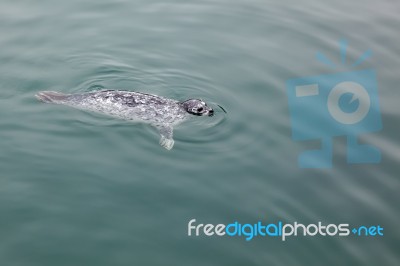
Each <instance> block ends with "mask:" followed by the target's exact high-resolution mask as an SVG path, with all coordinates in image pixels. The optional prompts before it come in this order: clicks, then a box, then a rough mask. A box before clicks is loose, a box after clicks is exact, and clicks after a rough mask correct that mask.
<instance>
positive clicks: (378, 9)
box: [0, 0, 400, 266]
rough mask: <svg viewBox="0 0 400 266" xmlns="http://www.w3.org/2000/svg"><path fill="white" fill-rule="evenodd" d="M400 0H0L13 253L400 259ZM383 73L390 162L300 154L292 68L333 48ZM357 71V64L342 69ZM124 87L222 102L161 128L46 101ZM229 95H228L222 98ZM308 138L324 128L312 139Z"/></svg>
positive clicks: (4, 193)
mask: <svg viewBox="0 0 400 266" xmlns="http://www.w3.org/2000/svg"><path fill="white" fill-rule="evenodd" d="M399 11H400V5H399V4H397V3H394V2H393V1H383V2H382V1H381V2H374V1H364V2H363V3H361V2H351V3H350V2H348V1H337V2H335V3H324V2H318V1H314V0H308V1H305V2H302V3H301V4H300V3H298V2H296V1H292V0H288V1H283V2H277V1H261V0H260V1H258V0H254V1H227V0H218V1H196V2H189V3H187V2H182V1H174V2H170V3H162V2H159V1H123V0H121V1H114V2H112V1H106V0H101V1H64V2H55V1H49V0H47V1H41V2H40V3H30V2H28V1H18V2H15V1H2V2H1V3H0V33H1V34H0V47H1V50H0V60H1V62H2V64H0V85H1V90H0V113H1V119H0V127H1V128H0V129H1V130H0V136H1V141H0V150H1V153H0V169H1V171H0V184H1V186H0V210H1V213H2V219H0V225H1V226H0V235H1V237H2V241H1V242H0V264H2V265H26V264H29V265H40V266H43V265H71V264H74V265H132V264H139V265H140V264H143V265H166V264H167V265H182V264H190V265H204V264H211V265H250V264H254V265H321V264H324V265H377V264H382V265H398V264H399V260H400V258H399V255H398V252H397V249H396V247H397V245H398V242H399V234H398V230H396V228H397V224H398V222H397V221H398V220H399V218H400V217H399V215H400V214H399V213H400V210H399V207H398V204H397V202H398V201H399V196H398V195H399V193H398V188H399V180H398V178H397V173H398V172H399V170H400V169H399V166H398V165H399V164H398V162H399V159H400V158H399V155H398V154H400V146H399V139H398V134H397V132H398V131H399V125H398V123H397V122H396V121H398V119H399V117H398V116H399V114H398V108H397V105H398V104H397V101H398V98H399V93H400V92H399V90H396V89H395V88H396V87H397V80H398V73H397V72H398V61H399V56H398V55H399V49H398V45H397V43H398V42H397V38H398V37H397V36H398V34H397V32H398V26H399V22H400V21H399V19H398V15H397V14H398V12H399ZM341 38H346V39H348V40H349V43H351V46H349V50H348V51H347V56H348V60H349V62H350V61H351V62H354V61H355V60H356V59H357V58H359V56H360V55H361V54H362V52H364V51H365V50H367V49H371V50H372V51H373V56H372V57H371V58H370V59H368V60H366V61H365V62H364V63H363V65H360V69H364V68H365V69H367V68H374V69H375V70H376V71H377V75H378V89H379V96H380V105H381V109H382V110H381V113H382V119H383V130H382V131H381V132H378V133H374V134H370V135H366V136H362V140H363V141H364V140H365V141H366V142H367V143H370V144H372V145H375V146H377V147H379V148H380V149H381V152H382V158H383V159H382V162H381V163H380V164H375V165H373V164H372V165H348V164H347V163H346V151H345V148H346V143H345V140H344V138H341V137H339V138H336V139H335V140H334V148H333V154H334V162H333V165H334V166H333V168H332V169H328V170H321V169H315V170H304V169H299V168H298V167H297V156H298V154H299V153H300V152H301V151H303V150H305V149H307V147H309V145H310V143H308V142H307V143H303V142H294V141H292V139H291V128H290V120H289V110H288V104H287V95H286V93H285V81H286V80H287V79H290V78H294V77H298V76H310V75H319V74H327V73H331V72H332V70H331V69H330V68H329V67H326V66H324V65H323V64H321V63H320V62H319V61H318V60H316V59H315V53H316V52H317V51H320V52H321V53H323V54H325V55H326V56H327V57H329V58H330V59H332V60H337V61H335V62H339V61H340V54H339V52H338V51H339V47H338V44H337V41H338V40H339V39H341ZM343 71H345V69H344V70H343ZM104 88H106V89H129V90H136V91H141V92H147V93H152V94H156V95H160V96H164V97H168V98H173V99H177V100H184V99H187V98H201V99H203V100H204V101H206V102H208V103H210V105H212V106H214V107H215V108H214V109H215V110H218V112H217V113H216V115H215V116H213V117H201V118H199V119H192V120H190V121H188V122H187V123H184V124H182V125H180V126H179V127H177V128H176V130H175V132H174V134H175V141H176V142H175V146H174V149H173V150H171V151H166V150H164V149H162V148H161V147H159V145H158V135H157V132H156V131H155V130H154V129H153V128H151V127H149V126H147V125H143V124H134V125H132V124H130V123H128V122H125V121H119V120H115V119H111V118H108V117H104V116H101V115H98V114H91V113H86V112H82V111H80V110H75V109H72V108H68V107H65V106H50V105H45V104H41V103H39V102H38V101H37V100H36V99H35V98H34V97H33V95H34V94H35V93H37V92H38V91H42V90H54V91H60V92H64V93H78V92H87V91H91V90H99V89H104ZM218 105H221V106H222V107H223V108H224V109H225V110H226V111H227V112H226V113H224V112H223V111H222V110H221V109H219V108H218V107H217V106H218ZM311 145H313V144H311ZM192 218H196V219H197V220H198V221H199V222H204V223H215V224H216V223H229V222H232V221H235V220H237V221H240V222H242V223H252V222H256V221H258V220H264V221H277V220H282V221H285V222H294V221H298V222H302V223H316V222H318V221H321V222H323V223H344V222H345V223H349V224H354V225H361V224H366V225H378V224H380V225H381V226H383V227H384V228H385V236H384V237H376V238H356V237H348V238H336V237H331V238H329V237H315V238H307V237H299V238H292V239H290V241H285V242H281V241H278V240H276V239H270V238H255V239H253V240H252V241H250V242H246V241H245V240H244V239H243V238H226V237H225V238H224V237H222V238H218V237H199V238H193V237H191V238H190V237H188V236H187V222H188V221H189V220H190V219H192Z"/></svg>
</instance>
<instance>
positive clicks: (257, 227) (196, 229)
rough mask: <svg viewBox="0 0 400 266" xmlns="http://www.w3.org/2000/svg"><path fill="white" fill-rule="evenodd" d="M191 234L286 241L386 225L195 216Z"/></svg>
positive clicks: (364, 232)
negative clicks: (214, 220)
mask: <svg viewBox="0 0 400 266" xmlns="http://www.w3.org/2000/svg"><path fill="white" fill-rule="evenodd" d="M187 227H188V228H187V234H188V236H209V237H211V236H220V237H222V236H229V237H243V238H244V239H245V240H246V241H250V240H252V239H254V238H255V237H273V238H278V239H280V240H281V241H286V240H287V239H289V238H291V237H297V236H310V237H315V236H323V237H334V236H338V237H346V236H350V235H353V236H368V237H378V236H383V227H382V226H380V225H370V226H365V225H363V226H356V227H350V225H349V224H347V223H341V224H323V223H322V222H318V223H316V224H307V225H305V224H302V223H297V222H294V223H283V222H282V221H278V222H276V223H263V222H261V221H258V222H257V223H252V224H249V223H245V224H242V223H239V222H237V221H235V222H232V223H229V224H210V223H208V224H204V223H197V220H196V219H191V220H190V221H189V222H188V226H187Z"/></svg>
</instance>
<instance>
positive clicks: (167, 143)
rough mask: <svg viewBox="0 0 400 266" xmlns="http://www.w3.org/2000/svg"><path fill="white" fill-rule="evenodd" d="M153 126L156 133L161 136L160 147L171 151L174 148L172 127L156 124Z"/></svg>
mask: <svg viewBox="0 0 400 266" xmlns="http://www.w3.org/2000/svg"><path fill="white" fill-rule="evenodd" d="M153 126H154V127H156V128H157V129H158V132H159V133H160V135H161V138H160V145H161V146H163V147H164V148H166V149H167V150H170V149H172V147H173V146H174V139H173V138H172V137H173V131H174V129H173V128H172V126H171V125H168V124H156V125H153Z"/></svg>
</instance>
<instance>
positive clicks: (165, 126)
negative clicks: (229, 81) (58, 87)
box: [35, 90, 214, 150]
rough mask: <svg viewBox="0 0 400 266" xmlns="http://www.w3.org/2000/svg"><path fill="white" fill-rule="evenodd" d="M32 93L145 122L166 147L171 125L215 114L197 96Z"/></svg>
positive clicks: (43, 98) (169, 145) (45, 99)
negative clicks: (179, 98)
mask: <svg viewBox="0 0 400 266" xmlns="http://www.w3.org/2000/svg"><path fill="white" fill-rule="evenodd" d="M35 96H36V98H38V99H39V100H41V101H43V102H46V103H55V104H63V105H67V106H71V107H74V108H78V109H82V110H88V111H93V112H97V113H102V114H106V115H110V116H113V117H117V118H120V119H124V120H131V121H139V122H144V123H148V124H150V125H152V126H154V127H156V128H157V129H158V131H159V133H160V135H161V137H160V145H161V146H163V147H164V148H166V149H167V150H170V149H172V147H173V146H174V140H173V126H175V125H178V124H180V123H182V122H183V121H185V120H186V119H187V118H188V117H189V116H190V115H195V116H212V115H213V114H214V111H213V109H212V108H210V107H209V106H207V104H206V103H205V102H204V101H202V100H199V99H189V100H186V101H183V102H179V101H176V100H173V99H167V98H164V97H160V96H157V95H152V94H147V93H141V92H133V91H124V90H100V91H91V92H87V93H81V94H63V93H60V92H54V91H41V92H38V93H37V94H36V95H35Z"/></svg>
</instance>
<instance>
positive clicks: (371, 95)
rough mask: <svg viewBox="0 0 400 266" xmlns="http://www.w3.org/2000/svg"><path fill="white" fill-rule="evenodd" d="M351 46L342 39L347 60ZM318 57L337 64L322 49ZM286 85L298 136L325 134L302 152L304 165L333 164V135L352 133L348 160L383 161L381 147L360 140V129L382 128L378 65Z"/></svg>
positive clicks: (295, 136) (300, 138)
mask: <svg viewBox="0 0 400 266" xmlns="http://www.w3.org/2000/svg"><path fill="white" fill-rule="evenodd" d="M345 47H346V46H345V42H342V47H341V51H342V62H343V59H345V56H343V54H345ZM369 55H370V52H369V51H367V52H366V53H364V55H363V56H361V58H360V59H359V60H358V61H357V62H356V64H357V65H358V64H359V63H361V62H362V61H364V60H365V59H366V58H367V57H368V56H369ZM317 56H318V55H317ZM317 58H319V59H321V60H320V61H322V62H324V63H327V64H330V65H331V63H330V61H328V59H327V58H326V57H324V56H323V55H321V54H319V57H317ZM286 88H287V94H288V102H289V111H290V115H291V126H292V138H293V140H296V141H306V140H318V139H320V140H321V148H320V149H318V150H308V151H304V152H302V153H301V154H300V155H299V158H298V164H299V167H301V168H329V167H332V158H333V155H332V153H333V146H332V138H333V137H337V136H346V137H347V162H348V163H350V164H353V163H359V164H361V163H379V162H380V161H381V153H380V151H379V150H378V149H377V148H376V147H374V146H371V145H368V144H359V143H358V136H359V135H360V134H364V133H371V132H377V131H379V130H381V129H382V121H381V114H380V110H379V99H378V88H377V81H376V73H375V71H374V70H372V69H364V70H357V71H349V72H340V73H333V74H326V75H319V76H311V77H301V78H295V79H290V80H288V81H287V83H286Z"/></svg>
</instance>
